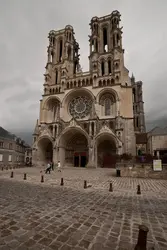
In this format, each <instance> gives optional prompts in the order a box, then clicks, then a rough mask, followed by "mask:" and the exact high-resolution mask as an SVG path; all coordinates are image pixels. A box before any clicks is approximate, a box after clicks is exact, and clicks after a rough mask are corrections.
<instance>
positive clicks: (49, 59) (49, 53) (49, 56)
mask: <svg viewBox="0 0 167 250" xmlns="http://www.w3.org/2000/svg"><path fill="white" fill-rule="evenodd" d="M50 62H51V49H50V47H49V48H48V63H50Z"/></svg>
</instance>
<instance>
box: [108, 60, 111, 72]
mask: <svg viewBox="0 0 167 250" xmlns="http://www.w3.org/2000/svg"><path fill="white" fill-rule="evenodd" d="M108 74H111V60H110V59H109V60H108Z"/></svg>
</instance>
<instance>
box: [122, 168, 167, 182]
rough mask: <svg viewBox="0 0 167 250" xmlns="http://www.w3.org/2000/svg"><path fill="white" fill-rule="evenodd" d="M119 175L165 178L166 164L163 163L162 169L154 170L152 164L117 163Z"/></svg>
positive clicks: (166, 172)
mask: <svg viewBox="0 0 167 250" xmlns="http://www.w3.org/2000/svg"><path fill="white" fill-rule="evenodd" d="M117 168H118V169H120V170H121V177H133V178H150V179H164V180H167V165H163V169H162V171H154V170H153V167H152V164H150V165H148V164H119V166H118V167H117Z"/></svg>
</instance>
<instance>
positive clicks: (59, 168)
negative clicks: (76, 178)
mask: <svg viewBox="0 0 167 250" xmlns="http://www.w3.org/2000/svg"><path fill="white" fill-rule="evenodd" d="M57 168H58V172H61V166H60V161H58V164H57Z"/></svg>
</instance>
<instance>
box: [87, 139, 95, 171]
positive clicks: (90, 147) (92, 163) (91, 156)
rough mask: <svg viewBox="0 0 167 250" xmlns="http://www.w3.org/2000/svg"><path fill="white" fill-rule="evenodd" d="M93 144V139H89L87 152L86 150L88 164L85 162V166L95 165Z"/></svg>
mask: <svg viewBox="0 0 167 250" xmlns="http://www.w3.org/2000/svg"><path fill="white" fill-rule="evenodd" d="M94 149H95V146H94V141H93V140H91V142H90V145H89V152H88V155H89V159H88V160H89V161H88V164H87V167H93V168H94V167H95V150H94Z"/></svg>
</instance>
